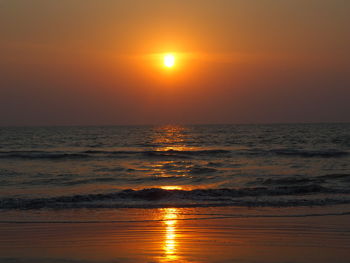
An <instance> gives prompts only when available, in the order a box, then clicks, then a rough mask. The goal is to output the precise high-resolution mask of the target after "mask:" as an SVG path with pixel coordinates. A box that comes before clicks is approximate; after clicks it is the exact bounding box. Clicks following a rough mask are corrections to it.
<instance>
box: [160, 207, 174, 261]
mask: <svg viewBox="0 0 350 263" xmlns="http://www.w3.org/2000/svg"><path fill="white" fill-rule="evenodd" d="M162 212H163V214H164V217H163V219H164V225H165V237H164V245H163V250H164V257H163V258H162V261H161V262H172V261H176V260H178V255H177V247H178V242H177V233H176V230H177V229H176V224H177V220H176V219H177V213H178V211H177V209H176V208H164V209H162Z"/></svg>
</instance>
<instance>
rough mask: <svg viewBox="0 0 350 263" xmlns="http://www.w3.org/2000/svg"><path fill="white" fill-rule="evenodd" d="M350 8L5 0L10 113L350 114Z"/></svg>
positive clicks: (57, 119) (308, 118) (245, 118)
mask: <svg viewBox="0 0 350 263" xmlns="http://www.w3.org/2000/svg"><path fill="white" fill-rule="evenodd" d="M349 13H350V2H349V1H342V0H328V1H326V0H309V1H304V0H294V1H273V0H265V1H261V0H255V1H254V0H252V1H243V0H242V1H230V0H227V1H224V0H218V1H211V0H192V1H191V0H189V1H182V0H177V1H175V0H174V1H171V0H170V1H164V0H162V1H161V0H159V1H152V0H150V1H144V0H133V1H132V0H130V1H112V0H99V1H97V0H94V1H93V0H76V1H69V0H60V1H47V0H26V1H24V0H22V1H20V0H11V1H10V0H9V1H6V0H5V1H0V125H52V124H55V125H61V124H62V125H75V124H77V125H79V124H158V123H261V122H323V121H325V122H326V121H350V115H349V114H348V113H349V112H350V106H349V105H350V104H349V103H348V98H349V97H350V74H349V73H350V72H349V71H350V62H349V60H350V50H349V46H350V27H349V24H350V16H349ZM167 52H173V53H174V54H175V55H176V65H175V67H174V68H172V69H170V70H169V69H165V68H164V67H163V65H162V63H163V61H162V54H163V53H167Z"/></svg>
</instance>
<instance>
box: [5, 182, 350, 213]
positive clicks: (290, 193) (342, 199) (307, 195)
mask: <svg viewBox="0 0 350 263" xmlns="http://www.w3.org/2000/svg"><path fill="white" fill-rule="evenodd" d="M317 194H319V195H320V196H317ZM347 194H350V190H345V189H343V190H340V189H330V188H325V187H322V186H320V185H306V186H284V187H282V186H281V187H275V188H272V189H271V188H266V187H255V188H243V189H195V190H188V191H186V190H165V189H160V188H149V189H142V190H132V189H127V190H122V191H118V192H113V193H107V194H86V195H72V196H58V197H49V198H32V199H24V198H3V199H0V209H41V208H121V207H128V208H140V207H143V208H147V207H148V208H154V207H202V206H311V205H332V204H347V203H350V197H349V196H347ZM325 195H327V197H324V196H325ZM321 196H323V197H321Z"/></svg>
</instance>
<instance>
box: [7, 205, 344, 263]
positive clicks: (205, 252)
mask: <svg viewBox="0 0 350 263" xmlns="http://www.w3.org/2000/svg"><path fill="white" fill-rule="evenodd" d="M242 210H243V209H242ZM225 211H226V212H228V211H227V210H225V209H211V210H209V211H208V210H207V209H189V210H187V211H181V209H177V208H164V209H153V210H152V209H144V210H138V211H135V210H134V211H132V210H130V209H124V210H122V211H113V210H110V211H109V213H111V214H113V213H115V214H116V215H115V216H116V217H118V218H120V219H130V220H132V219H135V218H138V219H139V221H137V220H136V221H135V220H134V221H127V220H124V221H119V222H97V223H96V222H85V223H83V222H79V223H77V222H76V223H72V222H56V223H52V222H51V223H50V222H46V223H45V222H40V223H39V222H37V223H33V222H32V223H30V222H28V223H19V224H16V223H0V233H1V235H0V244H1V245H0V255H1V256H0V262H1V263H10V262H11V263H23V262H26V263H32V262H33V263H34V262H37V263H44V262H45V263H58V262H64V263H80V262H81V263H82V262H88V263H90V262H91V263H97V262H102V263H116V262H242V263H243V262H245V263H253V262H254V263H255V262H266V263H267V262H272V263H274V262H276V263H280V262H302V263H304V262H305V263H306V262H318V263H323V262H324V263H326V262H337V263H342V262H344V263H345V262H347V259H348V258H350V225H349V223H348V222H350V215H323V216H307V217H295V216H292V215H291V216H292V217H287V216H281V217H245V218H238V217H236V218H233V217H227V216H226V217H225V216H222V217H221V218H215V217H214V216H215V215H214V214H216V216H218V215H219V214H220V213H221V214H222V213H224V212H225ZM246 211H247V213H253V212H255V213H256V211H251V210H249V209H246ZM86 212H88V211H86ZM105 212H106V211H105ZM206 212H207V213H208V214H210V216H208V215H205V213H206ZM237 212H240V211H237ZM263 212H264V211H263ZM22 213H25V212H22ZM37 213H43V212H42V211H41V212H39V211H37ZM62 213H65V215H66V216H67V214H68V213H67V211H62ZM101 213H102V211H101ZM286 213H287V212H286ZM191 215H192V217H194V215H195V216H196V218H190V216H191ZM75 216H76V215H74V214H72V215H71V217H72V218H74V217H75ZM100 216H101V217H103V216H106V214H103V213H102V214H101V215H100ZM149 219H152V220H149ZM141 220H143V221H141ZM147 220H148V221H147Z"/></svg>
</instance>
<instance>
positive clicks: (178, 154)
mask: <svg viewBox="0 0 350 263" xmlns="http://www.w3.org/2000/svg"><path fill="white" fill-rule="evenodd" d="M229 153H230V151H227V150H221V149H217V150H192V151H190V150H188V151H187V150H183V151H181V150H159V151H158V150H156V151H99V150H87V151H78V152H66V151H52V152H49V151H2V152H0V159H12V158H15V159H71V158H74V159H83V158H96V157H103V158H123V157H124V158H125V157H128V156H138V157H146V158H152V157H155V158H159V157H171V158H189V157H194V156H206V155H208V156H213V155H223V154H229Z"/></svg>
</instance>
